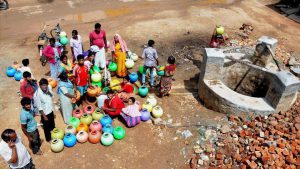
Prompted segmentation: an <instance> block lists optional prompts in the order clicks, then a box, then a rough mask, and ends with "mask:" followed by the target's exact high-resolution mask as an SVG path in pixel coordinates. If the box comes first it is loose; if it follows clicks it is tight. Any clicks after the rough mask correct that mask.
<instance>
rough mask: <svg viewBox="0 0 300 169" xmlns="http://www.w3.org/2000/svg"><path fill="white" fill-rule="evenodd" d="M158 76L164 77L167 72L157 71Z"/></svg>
mask: <svg viewBox="0 0 300 169" xmlns="http://www.w3.org/2000/svg"><path fill="white" fill-rule="evenodd" d="M156 74H157V75H158V76H164V75H165V71H163V70H160V71H157V72H156Z"/></svg>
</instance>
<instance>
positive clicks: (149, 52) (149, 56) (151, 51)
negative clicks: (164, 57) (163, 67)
mask: <svg viewBox="0 0 300 169" xmlns="http://www.w3.org/2000/svg"><path fill="white" fill-rule="evenodd" d="M154 44H155V42H154V41H153V40H149V41H148V47H147V48H145V49H144V51H143V54H142V59H145V63H144V69H143V75H142V84H143V85H145V81H146V72H147V69H150V79H151V81H150V86H151V87H153V85H154V74H153V69H154V67H155V65H156V64H157V65H159V63H158V56H157V52H156V49H155V48H154V47H153V46H154Z"/></svg>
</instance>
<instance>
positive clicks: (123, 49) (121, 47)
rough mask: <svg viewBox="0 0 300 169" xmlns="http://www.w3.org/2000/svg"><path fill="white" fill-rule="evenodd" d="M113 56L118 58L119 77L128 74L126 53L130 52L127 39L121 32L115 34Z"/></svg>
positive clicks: (115, 58)
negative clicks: (125, 39)
mask: <svg viewBox="0 0 300 169" xmlns="http://www.w3.org/2000/svg"><path fill="white" fill-rule="evenodd" d="M111 52H112V57H113V59H114V60H116V62H117V65H118V68H117V72H116V73H117V75H118V76H119V77H125V76H127V69H126V66H125V61H126V54H128V49H127V45H126V43H125V41H124V40H123V39H122V37H121V36H120V35H119V34H116V35H115V36H114V39H113V41H112V50H111Z"/></svg>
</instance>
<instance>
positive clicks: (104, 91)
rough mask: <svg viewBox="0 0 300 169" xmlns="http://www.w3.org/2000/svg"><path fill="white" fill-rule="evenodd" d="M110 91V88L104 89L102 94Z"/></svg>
mask: <svg viewBox="0 0 300 169" xmlns="http://www.w3.org/2000/svg"><path fill="white" fill-rule="evenodd" d="M108 90H110V88H109V87H104V88H103V89H102V92H103V93H106V92H107V91H108Z"/></svg>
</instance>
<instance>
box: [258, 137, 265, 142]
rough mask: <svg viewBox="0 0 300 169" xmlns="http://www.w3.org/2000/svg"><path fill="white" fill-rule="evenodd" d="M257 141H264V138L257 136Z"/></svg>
mask: <svg viewBox="0 0 300 169" xmlns="http://www.w3.org/2000/svg"><path fill="white" fill-rule="evenodd" d="M257 141H259V142H260V143H263V142H265V139H264V138H261V137H257Z"/></svg>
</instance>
